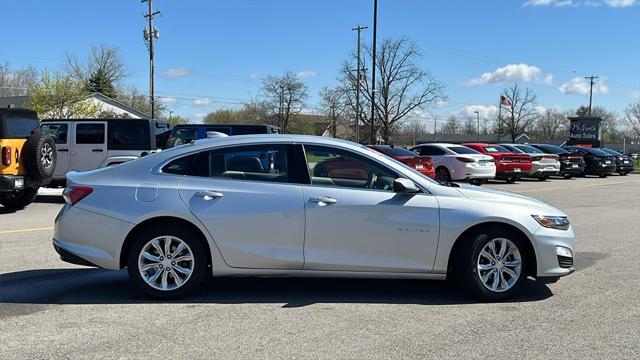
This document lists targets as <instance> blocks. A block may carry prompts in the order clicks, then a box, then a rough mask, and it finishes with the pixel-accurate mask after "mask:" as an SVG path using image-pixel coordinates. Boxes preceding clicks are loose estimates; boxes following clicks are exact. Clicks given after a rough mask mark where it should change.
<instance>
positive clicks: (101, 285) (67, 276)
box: [0, 268, 553, 308]
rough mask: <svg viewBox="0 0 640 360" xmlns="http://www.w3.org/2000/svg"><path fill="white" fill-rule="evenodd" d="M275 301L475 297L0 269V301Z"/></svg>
mask: <svg viewBox="0 0 640 360" xmlns="http://www.w3.org/2000/svg"><path fill="white" fill-rule="evenodd" d="M552 295H553V293H552V292H551V290H550V289H549V288H548V287H547V286H546V285H544V284H542V283H540V282H536V281H534V280H531V279H527V280H526V281H525V283H523V284H522V288H521V289H520V291H519V292H518V294H517V295H516V296H515V297H513V298H511V299H509V300H508V302H532V301H540V300H544V299H547V298H549V297H551V296H552ZM163 302H166V303H200V304H251V303H275V304H283V305H282V307H286V308H289V307H303V306H307V305H312V304H318V303H365V304H418V305H457V304H473V303H477V302H478V301H476V300H474V299H473V298H471V297H470V296H469V295H468V294H467V292H465V291H463V290H462V289H460V288H459V287H457V286H455V284H452V283H451V282H449V281H429V280H399V279H333V278H331V279H329V278H285V277H281V278H260V277H252V278H244V277H230V278H209V279H207V280H206V281H205V283H204V284H203V286H202V287H201V288H200V289H198V291H196V292H194V293H192V294H190V295H188V296H185V297H183V298H180V299H178V300H171V301H160V300H154V299H150V298H148V297H146V296H144V295H142V294H141V293H140V292H138V291H136V290H135V289H134V288H133V286H132V285H131V284H130V283H129V279H128V276H127V272H126V270H122V271H110V270H103V269H95V268H75V269H43V270H28V271H21V272H15V273H6V274H0V303H10V304H17V303H26V304H137V303H163Z"/></svg>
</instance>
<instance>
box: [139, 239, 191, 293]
mask: <svg viewBox="0 0 640 360" xmlns="http://www.w3.org/2000/svg"><path fill="white" fill-rule="evenodd" d="M194 265H195V264H194V256H193V252H192V251H191V248H190V247H189V245H187V243H186V242H184V241H183V240H182V239H180V238H178V237H175V236H159V237H157V238H154V239H152V240H151V241H149V242H147V243H146V244H145V245H144V246H143V247H142V250H141V251H140V255H139V256H138V271H139V273H140V276H141V277H142V279H143V280H144V281H145V282H146V283H147V285H149V286H151V287H152V288H154V289H157V290H162V291H169V290H175V289H177V288H179V287H181V286H182V285H184V284H185V283H186V282H187V281H188V280H189V278H190V277H191V274H192V273H193V270H194Z"/></svg>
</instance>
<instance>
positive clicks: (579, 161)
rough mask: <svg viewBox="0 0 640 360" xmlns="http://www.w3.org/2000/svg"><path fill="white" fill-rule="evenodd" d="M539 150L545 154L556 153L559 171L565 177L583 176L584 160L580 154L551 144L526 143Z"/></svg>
mask: <svg viewBox="0 0 640 360" xmlns="http://www.w3.org/2000/svg"><path fill="white" fill-rule="evenodd" d="M528 145H531V146H533V147H534V148H537V149H539V150H541V151H542V152H543V153H546V154H556V155H558V156H559V157H560V173H559V175H562V176H564V178H565V179H570V178H571V177H572V176H583V175H584V168H585V162H584V159H583V158H582V155H579V154H572V153H570V152H569V151H567V150H565V149H563V148H561V147H560V146H556V145H551V144H528Z"/></svg>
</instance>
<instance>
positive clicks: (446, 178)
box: [436, 166, 451, 184]
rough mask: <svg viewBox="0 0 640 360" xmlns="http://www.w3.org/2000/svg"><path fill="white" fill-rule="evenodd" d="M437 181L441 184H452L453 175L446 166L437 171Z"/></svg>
mask: <svg viewBox="0 0 640 360" xmlns="http://www.w3.org/2000/svg"><path fill="white" fill-rule="evenodd" d="M436 181H437V182H439V183H444V184H446V183H450V182H451V173H450V172H449V169H447V168H446V167H444V166H440V167H439V168H437V169H436Z"/></svg>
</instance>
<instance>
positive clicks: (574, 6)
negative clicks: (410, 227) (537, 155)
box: [0, 0, 640, 123]
mask: <svg viewBox="0 0 640 360" xmlns="http://www.w3.org/2000/svg"><path fill="white" fill-rule="evenodd" d="M372 3H373V0H315V1H311V0H304V1H303V0H269V1H267V0H262V1H258V0H233V1H230V0H227V1H219V0H180V1H178V0H155V1H154V7H155V8H157V10H160V11H161V12H162V17H158V18H157V20H156V26H157V27H158V29H159V30H160V39H159V40H158V41H157V43H156V46H157V48H156V92H157V95H158V96H163V97H165V99H164V101H165V102H166V104H167V105H168V106H169V108H170V109H172V110H173V111H174V113H176V114H180V115H183V116H187V117H189V118H191V119H192V120H193V121H197V120H198V117H199V116H202V115H203V114H204V113H206V112H208V111H211V110H214V109H217V108H221V107H234V106H239V105H238V104H239V103H242V102H243V101H246V100H247V99H249V98H251V97H252V96H255V95H256V94H257V93H258V90H259V87H260V82H259V80H258V79H259V77H260V76H264V75H277V74H281V73H283V72H284V71H285V70H290V71H293V72H296V73H300V77H301V79H302V80H303V81H304V82H305V83H306V84H307V85H308V86H309V92H310V94H311V95H312V97H311V99H310V101H309V104H308V106H307V107H308V108H309V109H312V108H313V107H314V106H315V105H316V103H317V92H318V91H319V90H320V88H322V87H323V86H332V85H335V83H336V80H335V79H336V77H337V75H338V70H339V68H340V64H341V62H342V61H343V60H344V59H345V58H346V57H347V55H348V53H349V52H350V51H352V50H353V49H354V48H355V32H354V31H351V28H352V27H353V26H354V25H356V24H358V23H360V24H364V25H368V26H369V29H368V30H365V31H364V32H363V40H364V41H367V42H368V41H370V39H371V28H372V27H371V22H372V19H371V17H372V16H371V15H372V7H373V6H372ZM2 5H3V14H4V15H5V16H3V21H2V22H0V32H1V33H2V34H3V36H2V37H0V61H1V62H8V63H9V64H10V65H11V66H12V67H14V68H19V67H22V66H25V65H33V66H34V67H36V68H42V67H47V68H49V69H51V70H59V69H61V65H62V63H63V62H64V56H65V53H70V54H75V55H78V56H79V57H81V58H82V57H83V56H85V54H87V53H88V51H89V48H90V46H91V45H100V44H106V45H115V46H118V47H119V48H120V53H121V56H122V59H123V61H124V63H125V64H126V66H127V69H128V71H129V73H130V75H131V76H130V78H128V79H127V81H126V82H127V83H128V84H133V85H135V86H137V87H138V88H139V89H140V90H144V91H147V89H148V80H147V79H148V75H147V71H148V58H147V51H146V48H145V45H144V43H143V40H142V29H143V27H144V26H145V23H144V18H143V17H142V15H143V13H144V12H145V4H141V3H140V2H139V1H138V0H110V1H93V0H65V1H44V0H43V1H38V0H3V1H2ZM378 8H379V9H378V10H379V13H378V38H379V39H381V38H384V37H393V38H397V37H401V36H407V37H409V38H410V39H412V40H414V41H415V42H416V43H417V44H418V45H419V46H420V47H421V49H422V52H423V58H422V60H421V65H422V66H423V67H424V68H426V69H428V70H429V71H430V72H431V73H432V74H433V75H434V76H435V77H436V78H437V79H438V80H439V81H441V82H442V83H444V84H445V85H446V88H447V90H446V93H447V95H448V97H449V101H448V103H447V104H440V106H439V107H437V108H433V109H430V111H431V112H430V113H427V112H425V113H423V115H422V117H423V118H424V119H425V121H426V122H431V123H432V120H430V118H431V115H430V114H434V115H437V116H439V117H441V118H444V117H445V116H447V115H449V114H458V115H460V116H461V117H462V118H465V117H467V116H468V115H472V114H473V111H474V110H479V111H481V114H482V115H486V116H491V115H492V114H493V112H494V111H495V109H496V105H497V99H498V94H499V93H500V90H501V89H503V88H504V87H506V86H510V85H512V84H513V82H514V81H518V83H519V84H520V85H521V86H526V87H529V88H531V89H533V90H534V91H535V92H536V93H537V95H538V102H539V105H540V106H542V107H545V108H550V107H558V108H560V109H569V108H576V107H578V106H580V105H582V104H586V103H587V102H588V95H587V94H585V84H586V82H584V81H583V76H587V75H591V74H593V75H597V76H600V80H602V82H600V83H598V84H597V86H596V89H597V91H596V94H595V95H594V104H596V105H604V106H606V107H607V108H609V109H611V110H614V111H617V112H622V110H623V109H624V107H625V106H626V105H627V104H629V103H630V102H632V101H634V100H637V99H638V97H640V1H634V0H601V1H596V0H532V1H531V0H530V1H497V0H495V1H493V0H487V1H455V0H451V1H426V0H425V1H422V0H379V5H378ZM7 14H15V16H7ZM21 14H28V15H21Z"/></svg>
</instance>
